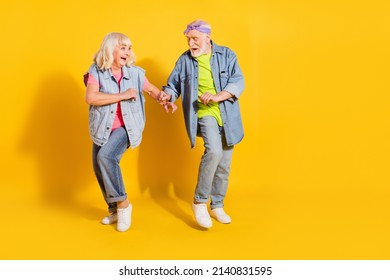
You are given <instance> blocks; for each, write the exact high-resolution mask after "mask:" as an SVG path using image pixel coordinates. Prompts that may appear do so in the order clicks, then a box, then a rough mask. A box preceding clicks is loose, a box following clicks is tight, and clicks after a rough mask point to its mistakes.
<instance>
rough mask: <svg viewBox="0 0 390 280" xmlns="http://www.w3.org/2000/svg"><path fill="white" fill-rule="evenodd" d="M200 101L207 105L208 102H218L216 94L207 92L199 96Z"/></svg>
mask: <svg viewBox="0 0 390 280" xmlns="http://www.w3.org/2000/svg"><path fill="white" fill-rule="evenodd" d="M199 99H200V102H202V103H203V104H204V105H207V104H208V103H209V102H219V100H218V97H217V95H214V94H211V93H209V92H205V93H203V94H202V96H201V97H199Z"/></svg>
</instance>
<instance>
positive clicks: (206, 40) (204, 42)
mask: <svg viewBox="0 0 390 280" xmlns="http://www.w3.org/2000/svg"><path fill="white" fill-rule="evenodd" d="M186 38H187V43H188V46H189V47H190V52H191V55H192V56H193V57H198V56H200V55H202V54H207V53H209V52H210V51H211V43H210V35H208V34H206V33H203V32H200V31H198V30H191V31H189V32H188V33H187V34H186Z"/></svg>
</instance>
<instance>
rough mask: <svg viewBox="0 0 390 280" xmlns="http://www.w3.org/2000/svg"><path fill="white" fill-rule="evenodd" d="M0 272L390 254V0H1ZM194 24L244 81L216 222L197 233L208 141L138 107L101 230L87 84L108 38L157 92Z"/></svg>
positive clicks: (177, 121)
mask: <svg viewBox="0 0 390 280" xmlns="http://www.w3.org/2000/svg"><path fill="white" fill-rule="evenodd" d="M0 6H1V9H0V25H1V37H2V39H1V44H0V53H1V62H2V70H1V105H2V106H1V107H2V111H1V116H2V126H1V129H2V133H1V138H0V139H1V140H0V149H1V162H0V172H1V178H0V188H1V197H2V199H1V203H0V205H1V208H0V209H1V238H0V240H1V241H0V245H1V246H0V248H1V250H0V251H1V253H0V258H1V259H389V258H390V253H389V252H390V242H389V236H390V215H389V213H390V211H389V209H390V204H389V198H390V190H389V183H390V181H389V164H388V162H389V158H390V147H389V145H390V142H389V135H390V126H389V115H390V114H389V101H390V98H389V65H390V55H389V49H390V28H389V27H390V19H389V12H390V9H389V8H390V6H389V4H388V1H384V0H382V1H380V0H371V1H335V0H330V1H322V0H320V1H309V0H295V1H289V0H259V1H255V0H241V1H208V0H207V1H205V0H199V1H195V2H188V1H179V0H176V1H156V0H149V1H124V2H110V1H101V0H98V1H90V0H86V1H74V0H66V1H65V0H60V1H44V0H36V1H5V2H4V1H3V3H2V4H0ZM197 18H202V19H205V20H207V21H209V22H210V24H211V25H212V27H213V34H212V38H213V39H214V41H215V42H216V43H218V44H220V45H227V46H229V47H231V48H232V49H233V50H234V51H236V53H237V55H238V58H239V62H240V64H241V67H242V70H243V72H244V75H245V78H246V89H245V92H244V94H243V95H242V98H241V101H240V102H241V109H242V115H243V121H244V127H245V133H246V135H245V138H244V141H243V142H242V143H241V144H239V145H238V146H236V149H235V153H234V159H233V165H232V173H231V177H230V179H231V180H230V188H229V192H228V197H227V199H226V209H227V211H228V212H229V213H230V214H231V216H232V219H233V223H232V224H230V225H221V224H217V223H214V227H213V228H212V229H210V230H208V231H203V230H200V229H199V228H198V227H197V226H196V224H195V222H194V220H193V217H192V213H191V209H190V201H191V199H192V194H193V189H194V185H195V182H196V174H197V167H198V163H199V159H200V156H201V153H202V145H201V144H202V143H201V141H198V146H197V147H196V148H195V149H193V150H191V149H190V145H189V142H188V139H187V137H186V133H185V130H184V123H183V119H182V112H181V111H179V112H178V113H177V114H175V115H173V116H172V115H167V114H165V112H163V110H162V109H161V108H160V107H159V106H158V104H156V102H154V101H153V100H152V99H150V98H148V101H147V104H146V105H147V126H146V130H145V133H144V140H143V143H142V145H141V146H140V147H139V148H137V149H136V150H132V151H128V152H127V153H126V154H125V156H124V158H123V162H122V167H123V173H124V179H125V182H126V186H127V191H128V194H129V198H130V200H131V201H132V203H133V207H134V211H133V225H132V227H131V229H130V230H129V231H128V232H126V233H118V232H116V231H115V227H114V226H102V225H100V223H99V221H100V219H101V218H102V217H103V216H104V215H105V213H106V208H105V204H104V202H103V199H102V197H101V194H100V190H99V188H98V185H97V183H96V180H95V178H94V175H93V173H92V167H91V159H90V157H91V156H90V154H91V141H90V140H89V136H88V128H87V105H86V104H85V102H84V90H85V89H84V86H83V83H82V75H83V74H84V72H85V71H86V70H87V69H88V67H89V65H90V64H91V61H92V56H93V54H94V53H95V52H96V51H97V49H98V47H99V45H100V43H101V41H102V39H103V37H104V35H105V34H107V33H108V32H112V31H118V32H123V33H125V34H127V35H128V36H129V37H130V39H131V40H132V42H133V50H134V52H135V54H136V55H137V64H138V65H139V66H141V67H143V68H144V69H146V71H147V76H148V78H149V80H150V81H151V82H152V83H154V84H155V85H157V86H158V87H160V86H162V85H164V83H165V82H166V79H167V77H168V75H169V73H170V71H171V70H172V68H173V66H174V63H175V61H176V59H177V58H178V57H179V55H180V54H181V53H182V52H183V51H185V50H186V48H187V46H186V41H185V39H184V37H183V34H182V32H183V30H184V29H185V26H186V24H187V23H189V22H190V21H192V20H194V19H197Z"/></svg>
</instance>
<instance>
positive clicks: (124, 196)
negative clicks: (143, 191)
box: [106, 195, 127, 203]
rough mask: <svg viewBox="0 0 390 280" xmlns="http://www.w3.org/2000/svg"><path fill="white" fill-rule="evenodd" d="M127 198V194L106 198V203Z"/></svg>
mask: <svg viewBox="0 0 390 280" xmlns="http://www.w3.org/2000/svg"><path fill="white" fill-rule="evenodd" d="M126 199H127V195H122V196H117V197H109V198H106V201H107V203H114V202H120V201H124V200H126Z"/></svg>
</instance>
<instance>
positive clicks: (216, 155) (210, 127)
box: [194, 116, 234, 209]
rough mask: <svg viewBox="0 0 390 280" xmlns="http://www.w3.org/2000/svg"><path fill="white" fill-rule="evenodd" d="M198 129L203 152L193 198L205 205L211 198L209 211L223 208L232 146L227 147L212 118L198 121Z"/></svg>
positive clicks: (223, 135)
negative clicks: (202, 142)
mask: <svg viewBox="0 0 390 280" xmlns="http://www.w3.org/2000/svg"><path fill="white" fill-rule="evenodd" d="M198 129H199V133H200V135H201V136H202V138H203V141H204V148H205V150H204V154H203V156H202V159H201V162H200V166H199V174H198V182H197V185H196V188H195V196H194V198H195V201H197V202H201V203H207V202H208V200H209V198H211V205H210V207H211V209H214V208H223V205H224V204H223V200H224V199H225V196H226V191H227V188H228V177H229V173H230V164H231V161H232V154H233V148H234V146H227V144H226V139H225V134H224V131H223V127H220V126H219V125H218V123H217V121H216V119H215V118H214V117H211V116H205V117H203V118H201V119H199V120H198Z"/></svg>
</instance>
